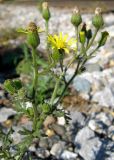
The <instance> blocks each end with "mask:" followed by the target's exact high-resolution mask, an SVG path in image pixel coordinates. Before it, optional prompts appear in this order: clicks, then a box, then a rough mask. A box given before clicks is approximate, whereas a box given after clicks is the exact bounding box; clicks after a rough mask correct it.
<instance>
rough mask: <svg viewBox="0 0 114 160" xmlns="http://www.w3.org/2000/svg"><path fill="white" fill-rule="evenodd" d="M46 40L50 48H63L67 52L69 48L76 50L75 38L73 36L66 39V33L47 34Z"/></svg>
mask: <svg viewBox="0 0 114 160" xmlns="http://www.w3.org/2000/svg"><path fill="white" fill-rule="evenodd" d="M48 41H49V43H50V44H51V47H52V49H58V50H64V51H65V52H66V53H69V51H70V49H73V50H76V47H75V46H76V40H75V39H74V38H70V39H68V34H65V35H64V36H63V34H62V33H61V32H60V33H59V35H56V34H55V35H54V36H52V35H49V36H48Z"/></svg>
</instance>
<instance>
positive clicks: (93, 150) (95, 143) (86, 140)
mask: <svg viewBox="0 0 114 160" xmlns="http://www.w3.org/2000/svg"><path fill="white" fill-rule="evenodd" d="M74 143H75V146H76V149H77V152H78V154H79V155H80V156H81V157H83V158H84V160H95V159H96V156H97V155H98V153H99V151H100V147H101V145H102V143H101V142H100V140H99V138H97V137H95V134H94V132H93V131H92V130H90V129H89V128H88V127H84V128H82V129H81V130H80V131H79V132H78V133H77V135H76V137H75V142H74ZM97 160H100V159H97Z"/></svg>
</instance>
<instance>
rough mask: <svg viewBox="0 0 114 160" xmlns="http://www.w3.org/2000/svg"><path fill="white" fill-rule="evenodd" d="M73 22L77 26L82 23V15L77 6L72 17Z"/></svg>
mask: <svg viewBox="0 0 114 160" xmlns="http://www.w3.org/2000/svg"><path fill="white" fill-rule="evenodd" d="M71 23H72V24H73V25H74V26H75V27H78V26H79V25H80V24H81V23H82V17H81V14H80V13H79V10H78V9H77V8H76V9H74V11H73V14H72V17H71Z"/></svg>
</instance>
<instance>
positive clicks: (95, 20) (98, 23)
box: [92, 8, 104, 29]
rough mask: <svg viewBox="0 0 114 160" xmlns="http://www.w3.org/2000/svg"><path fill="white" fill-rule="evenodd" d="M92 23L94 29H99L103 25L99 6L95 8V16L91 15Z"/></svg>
mask: <svg viewBox="0 0 114 160" xmlns="http://www.w3.org/2000/svg"><path fill="white" fill-rule="evenodd" d="M92 23H93V25H94V26H95V28H96V29H100V28H101V27H103V25H104V20H103V17H102V14H101V8H96V10H95V16H94V17H93V20H92Z"/></svg>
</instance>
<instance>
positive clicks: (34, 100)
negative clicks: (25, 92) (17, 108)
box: [32, 47, 38, 128]
mask: <svg viewBox="0 0 114 160" xmlns="http://www.w3.org/2000/svg"><path fill="white" fill-rule="evenodd" d="M32 59H33V69H34V78H33V95H32V96H33V109H34V120H33V128H35V126H36V120H37V118H38V111H37V105H36V88H37V82H38V70H37V63H36V49H35V48H33V47H32Z"/></svg>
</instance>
